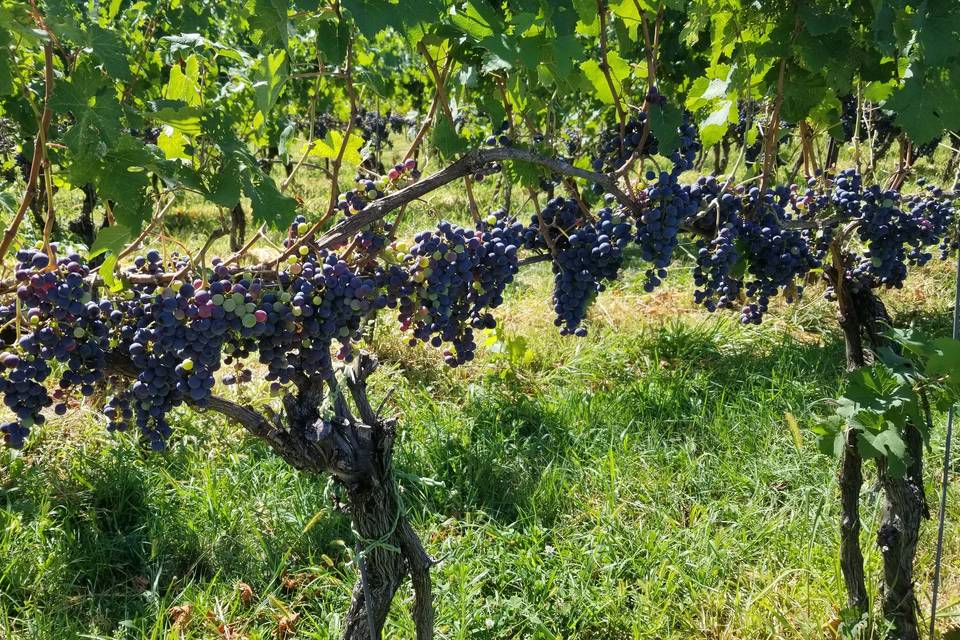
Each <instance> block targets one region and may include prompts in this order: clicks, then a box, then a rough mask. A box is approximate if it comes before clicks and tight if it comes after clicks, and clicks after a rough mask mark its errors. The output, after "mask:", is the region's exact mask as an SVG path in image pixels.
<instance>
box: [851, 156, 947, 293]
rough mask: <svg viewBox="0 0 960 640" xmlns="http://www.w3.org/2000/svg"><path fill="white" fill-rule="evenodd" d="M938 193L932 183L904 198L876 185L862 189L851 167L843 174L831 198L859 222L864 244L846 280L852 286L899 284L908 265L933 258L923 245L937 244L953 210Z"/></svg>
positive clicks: (900, 284)
mask: <svg viewBox="0 0 960 640" xmlns="http://www.w3.org/2000/svg"><path fill="white" fill-rule="evenodd" d="M942 196H943V193H942V191H940V190H939V189H936V188H933V187H931V188H929V189H928V190H927V193H925V194H921V195H915V196H907V197H904V196H902V195H901V194H900V193H899V192H897V191H894V190H890V189H883V188H882V187H880V186H879V185H870V186H866V187H864V186H863V181H862V179H861V177H860V175H859V174H857V173H856V171H853V170H849V171H844V172H842V173H841V174H840V175H839V176H838V178H837V180H836V182H835V185H834V192H833V201H834V202H835V204H836V206H837V208H838V209H839V210H840V211H842V212H843V214H844V215H843V217H844V218H846V219H850V220H857V221H858V223H859V224H858V225H857V235H858V236H859V238H860V240H861V242H863V243H864V247H865V248H864V251H863V253H862V255H861V256H860V259H859V261H858V263H857V264H856V265H855V266H854V268H853V269H852V270H851V271H850V273H849V274H847V277H848V278H849V280H850V281H851V282H852V283H853V284H854V285H855V286H867V287H886V288H900V287H902V286H903V282H904V280H905V279H906V276H907V266H908V265H911V266H921V265H923V264H926V263H927V262H928V261H929V260H930V259H931V258H932V257H933V254H932V253H931V252H929V251H927V247H931V246H934V245H938V244H941V242H942V238H944V237H945V236H946V235H947V232H948V230H949V228H950V227H951V224H952V222H953V208H952V206H951V205H950V204H949V202H948V201H947V200H946V199H944V198H943V197H942ZM942 249H943V247H942V246H941V250H942Z"/></svg>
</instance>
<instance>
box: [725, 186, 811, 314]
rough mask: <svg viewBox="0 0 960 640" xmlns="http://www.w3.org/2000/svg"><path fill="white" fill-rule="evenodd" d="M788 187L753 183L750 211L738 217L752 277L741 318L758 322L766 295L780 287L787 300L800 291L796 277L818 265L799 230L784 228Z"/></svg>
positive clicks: (766, 300)
mask: <svg viewBox="0 0 960 640" xmlns="http://www.w3.org/2000/svg"><path fill="white" fill-rule="evenodd" d="M789 197H790V191H789V190H788V189H782V188H781V189H777V190H773V191H769V190H768V191H767V192H765V193H764V192H761V190H760V189H759V188H757V187H754V188H752V189H750V191H749V192H748V194H747V199H748V201H749V204H748V205H747V208H748V209H749V210H750V211H751V216H750V217H749V218H741V224H740V229H739V233H738V235H739V237H740V239H741V242H742V246H743V252H744V253H745V254H746V256H747V272H748V273H749V274H750V275H751V276H753V279H751V280H749V281H747V282H746V287H745V293H746V295H747V297H749V298H750V299H751V300H752V301H751V302H749V303H748V304H747V305H746V306H744V308H743V310H742V313H741V318H740V319H741V321H742V322H744V323H752V324H760V321H761V320H762V318H763V314H764V313H766V311H767V306H768V305H769V302H770V298H772V297H773V296H775V295H777V293H778V292H780V291H781V290H783V291H785V292H786V300H787V302H793V301H794V299H796V298H799V297H800V296H801V295H802V294H803V286H802V285H799V284H797V280H798V279H800V278H802V277H803V276H804V275H806V274H807V273H809V272H810V270H812V269H815V268H817V267H819V266H820V262H819V260H817V258H816V257H815V256H814V255H813V253H812V252H811V251H810V249H809V247H808V245H807V241H806V238H805V237H804V235H803V234H802V233H801V232H800V231H796V230H791V229H787V228H784V227H783V226H782V225H781V221H782V220H783V219H785V218H786V210H785V208H784V203H785V202H787V201H788V200H789Z"/></svg>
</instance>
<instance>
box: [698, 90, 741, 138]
mask: <svg viewBox="0 0 960 640" xmlns="http://www.w3.org/2000/svg"><path fill="white" fill-rule="evenodd" d="M737 120H738V116H737V103H736V102H735V101H734V100H722V101H721V102H720V103H719V106H718V107H717V108H716V109H715V110H714V111H712V112H711V113H710V115H709V116H707V118H706V119H705V120H703V121H702V122H701V123H700V142H701V143H702V144H703V145H704V146H705V147H710V146H713V145H715V144H717V143H718V142H720V141H721V140H722V139H723V136H724V135H725V134H726V133H727V129H728V128H729V126H730V124H731V123H733V122H737Z"/></svg>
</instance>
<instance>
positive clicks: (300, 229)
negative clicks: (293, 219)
mask: <svg viewBox="0 0 960 640" xmlns="http://www.w3.org/2000/svg"><path fill="white" fill-rule="evenodd" d="M309 230H310V225H308V224H307V223H306V222H301V223H300V224H298V225H297V233H299V234H300V235H303V234H305V233H306V232H307V231H309Z"/></svg>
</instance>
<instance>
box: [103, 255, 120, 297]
mask: <svg viewBox="0 0 960 640" xmlns="http://www.w3.org/2000/svg"><path fill="white" fill-rule="evenodd" d="M117 256H118V254H116V253H111V254H110V255H108V256H107V257H106V258H104V259H103V262H101V263H100V267H99V268H98V269H97V273H98V274H99V275H100V277H101V278H103V283H104V284H105V285H107V288H108V289H110V291H112V292H114V293H116V292H117V291H121V290H122V289H123V283H122V282H120V281H119V280H117V276H116V275H115V274H114V272H113V270H114V269H116V267H117V260H118V257H117Z"/></svg>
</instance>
